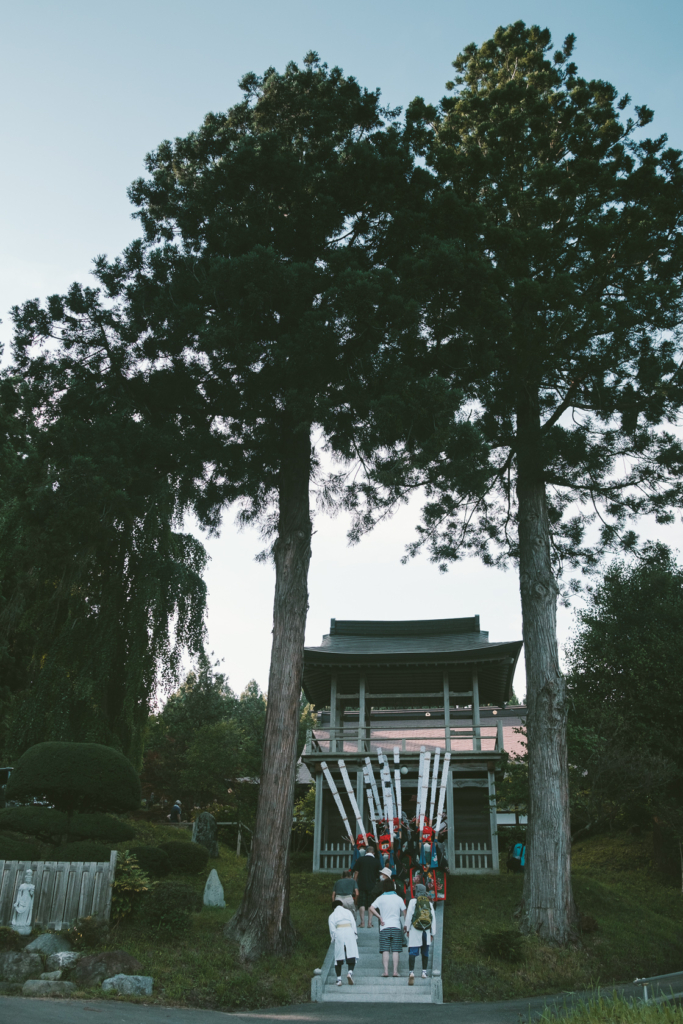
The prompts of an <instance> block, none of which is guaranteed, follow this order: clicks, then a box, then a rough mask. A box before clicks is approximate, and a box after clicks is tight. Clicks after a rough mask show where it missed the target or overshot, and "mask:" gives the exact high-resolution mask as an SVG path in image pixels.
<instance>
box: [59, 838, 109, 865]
mask: <svg viewBox="0 0 683 1024" xmlns="http://www.w3.org/2000/svg"><path fill="white" fill-rule="evenodd" d="M110 857H111V847H110V846H106V845H105V844H104V843H92V842H88V841H87V840H85V841H84V842H82V843H64V845H63V846H53V847H52V849H51V850H50V851H49V853H48V852H46V853H44V854H43V860H57V861H61V860H79V861H90V860H95V861H98V862H101V861H103V860H109V858H110Z"/></svg>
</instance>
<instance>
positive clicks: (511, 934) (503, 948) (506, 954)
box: [481, 928, 524, 964]
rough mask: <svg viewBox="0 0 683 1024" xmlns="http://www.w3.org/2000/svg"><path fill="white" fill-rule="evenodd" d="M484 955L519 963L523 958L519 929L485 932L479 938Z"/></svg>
mask: <svg viewBox="0 0 683 1024" xmlns="http://www.w3.org/2000/svg"><path fill="white" fill-rule="evenodd" d="M481 950H482V953H483V954H484V956H491V957H495V958H496V959H497V960H507V962H508V963H510V964H518V963H521V962H522V960H523V959H524V939H523V937H522V935H520V933H519V931H514V930H513V929H511V928H507V929H504V930H502V931H498V932H485V933H484V934H483V935H482V938H481Z"/></svg>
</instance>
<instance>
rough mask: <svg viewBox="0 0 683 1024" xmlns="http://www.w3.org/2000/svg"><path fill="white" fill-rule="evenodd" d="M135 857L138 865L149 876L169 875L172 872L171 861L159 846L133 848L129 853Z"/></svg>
mask: <svg viewBox="0 0 683 1024" xmlns="http://www.w3.org/2000/svg"><path fill="white" fill-rule="evenodd" d="M128 852H129V853H130V854H131V855H132V856H134V857H135V859H136V860H137V862H138V864H139V865H140V867H141V868H142V870H143V871H144V872H146V874H148V875H156V876H157V877H160V876H161V875H167V874H168V873H169V871H170V870H171V860H170V858H169V856H168V854H167V853H166V851H165V850H161V849H159V847H158V846H131V848H130V850H129V851H128Z"/></svg>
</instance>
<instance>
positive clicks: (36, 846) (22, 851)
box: [0, 836, 41, 860]
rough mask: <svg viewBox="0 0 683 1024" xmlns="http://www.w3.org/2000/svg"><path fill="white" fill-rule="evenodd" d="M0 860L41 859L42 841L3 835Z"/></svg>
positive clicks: (0, 839)
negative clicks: (11, 837) (10, 837)
mask: <svg viewBox="0 0 683 1024" xmlns="http://www.w3.org/2000/svg"><path fill="white" fill-rule="evenodd" d="M0 860H41V853H40V843H35V842H31V840H30V839H9V838H5V836H1V837H0Z"/></svg>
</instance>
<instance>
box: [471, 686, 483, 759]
mask: <svg viewBox="0 0 683 1024" xmlns="http://www.w3.org/2000/svg"><path fill="white" fill-rule="evenodd" d="M472 728H473V730H474V750H481V718H480V715H479V675H478V674H477V670H476V668H473V669H472Z"/></svg>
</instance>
